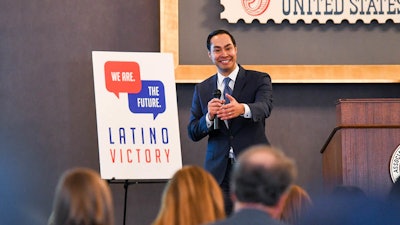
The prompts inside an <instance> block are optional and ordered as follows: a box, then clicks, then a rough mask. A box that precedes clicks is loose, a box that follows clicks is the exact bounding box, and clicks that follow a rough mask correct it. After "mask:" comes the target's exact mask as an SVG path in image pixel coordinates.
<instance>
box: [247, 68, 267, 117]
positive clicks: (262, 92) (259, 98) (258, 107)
mask: <svg viewBox="0 0 400 225" xmlns="http://www.w3.org/2000/svg"><path fill="white" fill-rule="evenodd" d="M259 78H260V80H259V81H258V82H257V88H256V91H255V96H254V102H253V103H248V106H249V108H250V110H251V114H252V119H253V121H255V122H257V121H260V120H264V119H266V118H268V117H269V116H270V115H271V111H272V108H273V105H272V102H273V96H272V82H271V77H270V76H269V75H268V74H267V73H261V76H259Z"/></svg>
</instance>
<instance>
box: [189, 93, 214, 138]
mask: <svg viewBox="0 0 400 225" xmlns="http://www.w3.org/2000/svg"><path fill="white" fill-rule="evenodd" d="M198 89H199V87H198V85H196V86H195V89H194V93H193V99H192V106H191V108H190V120H189V124H188V127H187V129H188V134H189V137H190V139H192V140H193V141H199V140H201V139H202V138H204V137H205V136H207V135H208V133H209V131H210V129H212V126H211V128H208V127H207V121H206V118H205V117H206V115H207V110H208V109H207V105H203V104H208V101H202V100H201V96H200V92H199V90H198Z"/></svg>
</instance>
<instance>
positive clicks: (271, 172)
mask: <svg viewBox="0 0 400 225" xmlns="http://www.w3.org/2000/svg"><path fill="white" fill-rule="evenodd" d="M296 174H297V171H296V167H295V163H294V161H293V160H291V159H289V158H288V157H286V156H285V154H284V153H283V152H282V151H280V150H278V149H275V148H273V147H270V146H267V145H257V146H253V147H250V148H249V149H248V150H246V151H244V152H243V154H242V155H240V156H239V159H238V163H237V164H236V166H235V168H234V170H233V174H232V183H231V185H232V193H233V202H234V213H233V214H232V215H231V216H230V217H229V218H227V219H225V220H222V221H219V222H216V223H214V225H236V224H238V225H239V224H251V225H258V224H260V225H261V224H270V225H278V224H284V223H283V222H281V221H280V220H279V216H280V215H281V212H282V208H283V206H284V203H285V200H286V197H287V193H288V189H289V187H290V186H291V185H292V183H293V182H294V179H295V177H296Z"/></svg>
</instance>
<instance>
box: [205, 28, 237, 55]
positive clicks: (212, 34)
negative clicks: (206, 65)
mask: <svg viewBox="0 0 400 225" xmlns="http://www.w3.org/2000/svg"><path fill="white" fill-rule="evenodd" d="M219 34H227V35H229V37H230V38H231V40H232V43H233V46H235V47H236V40H235V38H234V37H233V35H232V34H231V33H229V32H228V31H226V30H214V31H213V32H211V33H210V34H209V35H208V37H207V49H208V51H210V50H211V38H213V37H214V36H216V35H219Z"/></svg>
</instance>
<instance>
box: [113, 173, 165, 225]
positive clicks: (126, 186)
mask: <svg viewBox="0 0 400 225" xmlns="http://www.w3.org/2000/svg"><path fill="white" fill-rule="evenodd" d="M166 182H168V180H156V181H137V180H135V181H134V180H115V179H111V180H107V183H109V184H124V190H125V193H124V217H123V223H122V224H123V225H125V224H126V208H127V203H128V187H129V185H131V184H140V183H166Z"/></svg>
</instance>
